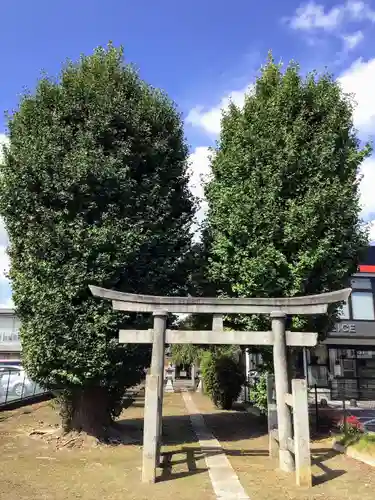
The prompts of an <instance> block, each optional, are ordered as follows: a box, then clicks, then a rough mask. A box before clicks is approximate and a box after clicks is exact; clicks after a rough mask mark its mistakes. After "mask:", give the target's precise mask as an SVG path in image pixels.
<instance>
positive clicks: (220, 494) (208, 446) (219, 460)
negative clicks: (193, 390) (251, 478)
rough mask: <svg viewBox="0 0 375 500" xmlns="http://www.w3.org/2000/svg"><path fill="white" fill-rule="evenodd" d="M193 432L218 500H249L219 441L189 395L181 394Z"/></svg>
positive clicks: (186, 393)
mask: <svg viewBox="0 0 375 500" xmlns="http://www.w3.org/2000/svg"><path fill="white" fill-rule="evenodd" d="M183 398H184V401H185V405H186V408H187V410H188V411H189V413H190V421H191V424H192V427H193V430H194V432H195V434H196V436H197V438H198V440H199V445H200V447H201V449H202V451H203V453H204V456H205V462H206V465H207V468H208V473H209V475H210V479H211V483H212V487H213V489H214V492H215V495H216V498H217V499H219V500H229V499H233V500H249V499H250V497H249V496H248V495H247V494H246V492H245V490H244V489H243V487H242V485H241V483H240V481H239V479H238V476H237V474H236V473H235V472H234V470H233V467H232V465H231V463H230V462H229V460H228V458H227V456H226V455H225V453H224V451H223V449H222V447H221V446H220V443H219V441H218V440H217V439H216V438H215V437H214V436H213V435H212V433H211V432H210V431H209V430H208V429H207V426H206V424H205V421H204V418H203V416H202V415H201V414H200V413H199V410H198V409H197V407H196V405H195V403H194V401H193V399H192V397H191V395H190V393H188V392H185V393H183Z"/></svg>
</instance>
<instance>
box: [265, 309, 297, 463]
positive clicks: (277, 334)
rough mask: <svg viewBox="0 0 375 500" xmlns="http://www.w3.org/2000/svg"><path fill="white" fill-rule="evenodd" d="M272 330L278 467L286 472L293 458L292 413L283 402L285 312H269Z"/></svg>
mask: <svg viewBox="0 0 375 500" xmlns="http://www.w3.org/2000/svg"><path fill="white" fill-rule="evenodd" d="M270 317H271V320H272V332H273V337H274V338H273V342H274V344H273V363H274V372H275V389H276V406H277V420H278V431H279V463H280V469H281V470H283V471H286V472H292V471H293V470H294V460H293V456H292V453H291V452H290V451H289V447H288V445H289V440H290V439H291V438H292V415H291V412H290V409H289V407H288V405H287V404H286V402H285V395H286V394H288V393H289V381H288V364H287V351H286V338H285V321H286V314H285V313H284V312H282V311H274V312H271V314H270Z"/></svg>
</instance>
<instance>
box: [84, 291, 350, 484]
mask: <svg viewBox="0 0 375 500" xmlns="http://www.w3.org/2000/svg"><path fill="white" fill-rule="evenodd" d="M89 288H90V290H91V293H92V294H93V295H94V296H95V297H100V298H103V299H109V300H111V301H112V306H113V309H114V310H118V311H126V312H137V313H152V314H153V317H154V324H153V328H152V329H149V330H120V332H119V342H120V343H122V344H127V343H136V344H138V343H151V344H152V358H151V370H150V375H148V376H147V378H146V400H145V415H144V434H143V463H142V481H144V482H155V479H156V468H157V467H158V465H159V459H160V447H161V429H162V426H161V423H162V409H163V391H164V354H165V344H166V343H167V344H237V345H246V346H249V345H273V358H274V374H275V392H276V409H277V421H278V447H279V453H278V455H279V467H280V469H281V470H284V471H286V472H292V471H293V470H294V468H295V464H294V459H293V454H292V451H291V449H290V448H291V446H290V443H291V442H293V429H292V415H291V410H290V406H291V400H292V395H290V394H289V390H290V381H289V380H288V369H287V368H288V367H287V346H299V347H313V346H315V345H316V343H317V336H318V335H317V333H310V332H291V331H286V330H285V322H286V317H287V315H295V314H302V315H315V314H325V313H326V312H327V308H328V304H332V303H337V302H342V301H346V300H347V299H348V297H349V295H350V293H351V288H346V289H343V290H339V291H335V292H329V293H322V294H319V295H310V296H303V297H291V298H208V297H158V296H151V295H138V294H131V293H122V292H117V291H114V290H108V289H105V288H100V287H96V286H90V287H89ZM169 313H188V314H194V313H196V314H198V313H199V314H201V313H205V314H212V315H213V322H212V330H200V331H197V330H169V329H166V322H167V316H168V314H169ZM224 314H269V316H270V318H271V323H272V329H271V331H266V332H251V331H249V332H246V331H224V329H223V315H224ZM305 385H306V384H305ZM294 386H295V387H297V386H298V384H294ZM297 399H298V397H297ZM304 399H305V401H306V403H305V404H306V405H307V398H306V397H305V398H304ZM302 413H303V414H304V415H305V417H304V419H306V421H305V423H304V426H305V427H306V426H307V432H308V414H307V411H306V409H305V411H303V412H302ZM307 436H309V434H308V435H307ZM301 439H302V441H303V442H304V441H306V439H307V440H309V438H308V437H307V438H306V436H305V437H304V438H301ZM295 446H297V445H295ZM306 449H307V451H308V453H309V445H308V444H307V448H306ZM295 455H296V458H297V455H298V456H299V455H300V453H299V452H298V453H297V452H296V454H295ZM308 460H310V456H309V458H308ZM309 475H310V481H311V473H309ZM297 482H298V476H297Z"/></svg>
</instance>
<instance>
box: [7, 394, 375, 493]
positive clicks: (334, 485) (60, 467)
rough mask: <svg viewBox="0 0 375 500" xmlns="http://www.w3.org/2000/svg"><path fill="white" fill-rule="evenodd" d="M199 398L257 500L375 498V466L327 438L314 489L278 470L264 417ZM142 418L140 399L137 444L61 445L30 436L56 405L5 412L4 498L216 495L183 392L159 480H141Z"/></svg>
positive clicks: (176, 397) (317, 451)
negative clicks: (349, 455) (215, 405)
mask: <svg viewBox="0 0 375 500" xmlns="http://www.w3.org/2000/svg"><path fill="white" fill-rule="evenodd" d="M193 398H194V401H195V404H196V406H197V407H198V408H199V409H200V411H201V412H202V413H203V414H204V417H205V420H206V423H207V425H208V426H209V427H210V429H211V431H212V432H213V433H214V434H215V436H216V438H217V439H218V440H219V441H220V443H221V445H222V446H223V448H224V450H225V452H226V454H227V455H228V458H229V460H230V462H231V463H232V466H233V468H234V469H235V471H236V473H237V474H238V477H239V479H240V481H241V483H242V485H243V487H244V488H245V490H246V491H247V493H248V495H249V497H250V498H251V499H252V500H266V499H267V500H276V499H277V500H280V499H293V500H294V499H295V500H315V499H324V500H339V499H340V500H342V498H343V497H348V498H350V499H351V500H359V499H361V500H373V499H374V498H375V497H374V491H375V470H374V469H372V468H370V467H369V466H367V465H364V464H360V463H359V462H356V461H354V460H352V459H349V458H346V457H345V456H343V455H340V454H337V453H336V452H333V451H332V450H331V448H330V441H327V440H326V441H320V442H314V444H313V461H314V468H313V472H314V486H313V488H311V489H310V490H306V489H301V488H297V487H296V486H295V484H294V477H293V475H289V474H285V473H282V472H280V471H278V470H277V463H276V462H275V461H274V460H271V459H270V458H269V457H268V439H267V436H266V434H265V432H266V429H265V427H264V425H263V426H262V425H260V424H259V421H258V419H257V418H256V417H254V416H252V415H250V414H248V413H246V412H242V411H232V412H223V411H220V410H216V409H214V408H213V406H212V404H211V402H210V401H209V400H208V399H207V398H205V397H204V396H201V395H198V394H194V396H193ZM142 417H143V398H142V397H141V396H140V397H138V398H137V399H136V401H135V403H134V404H133V405H132V406H131V407H129V408H128V409H127V410H125V411H124V412H123V414H122V415H121V417H120V419H119V422H120V423H121V426H122V427H123V429H124V433H125V434H126V436H128V438H129V442H130V443H131V444H128V445H118V446H99V447H83V448H79V447H74V448H69V447H68V446H66V447H63V448H61V449H56V445H55V444H54V443H53V442H46V441H45V440H44V439H42V438H40V437H39V436H34V437H33V436H30V432H31V431H33V430H35V429H45V428H49V429H54V428H55V427H54V426H56V425H57V424H58V418H57V415H56V412H55V410H54V409H53V408H52V405H51V404H50V403H49V402H44V403H41V404H39V405H33V406H29V407H26V408H22V409H19V410H15V411H13V412H1V413H0V447H1V451H2V453H1V458H0V460H1V462H2V463H1V467H0V499H4V500H5V499H7V500H16V499H17V500H24V499H28V500H52V499H54V500H62V499H64V500H69V499H83V500H89V499H90V500H95V499H100V500H120V499H121V500H123V499H124V498H126V499H129V500H133V499H137V500H146V499H147V500H151V499H152V500H161V499H165V498H170V499H171V500H172V499H173V500H188V499H189V500H190V499H191V498H196V499H197V500H200V499H201V498H202V499H203V498H204V499H205V500H206V499H207V500H213V499H214V498H215V495H214V493H213V490H212V487H211V483H210V478H209V475H208V471H207V468H206V464H205V461H204V456H203V454H202V452H201V450H200V448H199V444H198V443H197V440H196V438H195V436H194V433H193V432H192V429H191V427H190V422H189V417H188V415H187V411H186V409H185V405H184V402H183V399H182V397H181V395H180V394H168V395H166V396H165V404H164V418H163V422H164V442H165V445H164V446H163V457H164V467H163V468H162V469H159V477H158V482H157V483H156V484H155V485H144V484H142V483H141V482H140V474H141V453H142V450H141V441H142Z"/></svg>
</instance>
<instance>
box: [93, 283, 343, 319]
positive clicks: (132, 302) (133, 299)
mask: <svg viewBox="0 0 375 500" xmlns="http://www.w3.org/2000/svg"><path fill="white" fill-rule="evenodd" d="M89 288H90V291H91V293H92V294H93V295H94V297H100V298H103V299H109V300H112V305H113V309H115V310H120V311H128V312H138V313H142V312H144V313H152V312H156V311H160V310H163V311H166V312H170V313H190V314H193V313H206V314H270V313H271V312H273V311H282V312H284V313H285V314H325V313H326V312H327V308H328V305H329V304H333V303H337V302H342V301H346V300H347V299H348V297H349V295H350V293H351V291H352V290H351V288H344V289H342V290H337V291H335V292H327V293H321V294H319V295H305V296H303V297H282V298H227V297H225V298H217V297H159V296H154V295H139V294H133V293H124V292H116V291H115V290H108V289H107V288H100V287H97V286H93V285H89Z"/></svg>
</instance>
